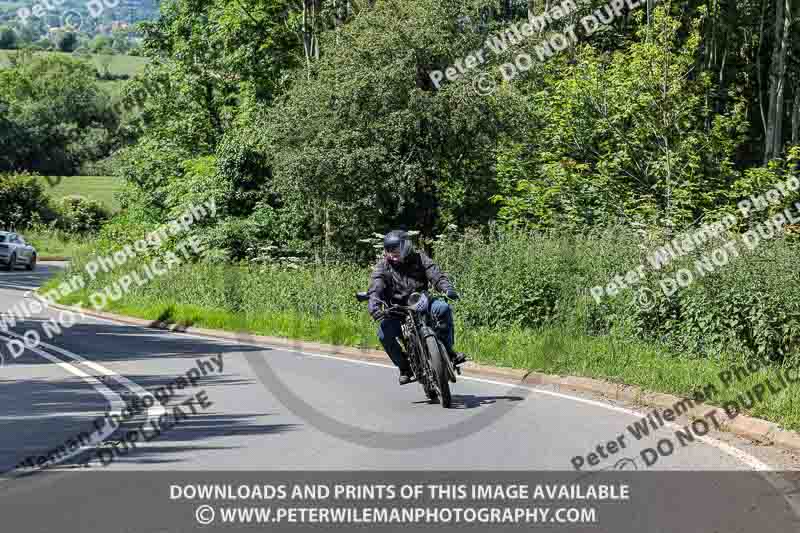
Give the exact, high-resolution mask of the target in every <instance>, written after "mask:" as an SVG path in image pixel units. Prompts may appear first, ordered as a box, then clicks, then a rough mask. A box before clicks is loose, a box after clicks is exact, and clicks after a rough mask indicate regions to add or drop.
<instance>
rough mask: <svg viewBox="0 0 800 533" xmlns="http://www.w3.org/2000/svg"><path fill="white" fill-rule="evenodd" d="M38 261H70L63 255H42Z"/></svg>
mask: <svg viewBox="0 0 800 533" xmlns="http://www.w3.org/2000/svg"><path fill="white" fill-rule="evenodd" d="M37 261H69V257H64V256H61V255H41V256H39V257H38V258H37Z"/></svg>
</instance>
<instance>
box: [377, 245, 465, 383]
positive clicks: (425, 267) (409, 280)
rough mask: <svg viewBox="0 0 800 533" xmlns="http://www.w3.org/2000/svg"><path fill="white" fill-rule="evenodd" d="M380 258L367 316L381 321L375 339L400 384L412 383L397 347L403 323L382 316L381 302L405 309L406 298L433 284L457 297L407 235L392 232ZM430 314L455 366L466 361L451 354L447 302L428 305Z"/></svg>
mask: <svg viewBox="0 0 800 533" xmlns="http://www.w3.org/2000/svg"><path fill="white" fill-rule="evenodd" d="M383 249H384V255H383V258H382V259H381V260H380V261H379V262H378V264H377V265H375V269H374V270H373V271H372V275H371V276H370V284H369V290H368V293H369V314H370V315H371V316H372V318H373V319H374V320H376V321H378V320H379V321H380V327H379V328H378V339H379V340H380V341H381V344H382V345H383V349H384V350H386V353H387V354H388V355H389V357H390V358H391V360H392V362H393V363H394V364H395V366H397V368H398V369H399V370H400V384H401V385H405V384H406V383H408V382H409V381H411V377H412V373H411V367H410V366H409V363H408V356H407V355H406V353H405V352H404V351H403V348H402V347H401V346H400V343H398V337H400V336H401V335H402V332H401V329H400V327H401V325H402V320H400V319H399V318H396V317H392V316H384V313H383V309H382V307H381V303H380V300H383V301H384V302H386V303H388V304H389V305H407V303H408V297H409V296H411V294H412V293H414V292H421V291H424V290H427V289H428V284H429V283H430V284H432V285H433V286H434V287H435V288H436V289H438V290H439V291H441V292H443V293H445V294H446V295H447V297H448V298H449V299H451V300H458V298H459V296H458V293H457V292H456V290H455V288H454V287H453V284H452V283H450V280H449V279H447V276H446V275H445V274H444V273H443V272H442V271H441V270H439V267H438V266H436V264H435V263H434V262H433V260H432V259H431V258H430V257H428V256H427V255H426V254H425V253H424V252H422V251H419V252H418V251H415V250H414V245H413V244H412V242H411V238H410V236H409V234H408V233H407V232H405V231H402V230H392V231H390V232H389V233H387V234H386V235H385V236H384V238H383ZM429 312H430V314H431V316H433V318H434V320H435V321H436V322H437V323H438V324H439V329H438V330H437V331H436V333H437V336H438V337H439V339H440V340H441V341H442V343H443V344H444V345H445V348H447V351H448V353H449V354H450V360H451V361H452V362H453V364H454V365H456V366H457V365H460V364H462V363H464V362H465V361H466V357H465V356H464V354H462V353H460V352H455V351H453V343H454V331H453V314H452V310H451V309H450V306H449V305H448V304H447V302H446V301H444V300H441V299H437V300H434V301H433V302H432V303H431V304H430V309H429Z"/></svg>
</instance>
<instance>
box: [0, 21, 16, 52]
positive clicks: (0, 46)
mask: <svg viewBox="0 0 800 533" xmlns="http://www.w3.org/2000/svg"><path fill="white" fill-rule="evenodd" d="M16 47H17V32H15V31H14V30H13V29H12V28H9V27H8V26H0V50H13V49H14V48H16Z"/></svg>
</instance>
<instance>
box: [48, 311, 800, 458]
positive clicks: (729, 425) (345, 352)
mask: <svg viewBox="0 0 800 533" xmlns="http://www.w3.org/2000/svg"><path fill="white" fill-rule="evenodd" d="M48 306H49V307H52V308H54V309H58V310H62V311H63V310H67V311H74V310H75V309H76V308H75V307H67V306H63V305H61V304H56V303H49V304H48ZM77 309H80V312H81V313H83V314H84V315H86V316H90V317H94V318H100V319H104V320H112V321H115V322H120V323H123V324H130V325H135V326H140V327H145V328H150V329H157V330H164V331H171V332H174V333H189V334H193V335H200V336H204V337H210V338H216V339H223V340H229V341H236V342H239V341H240V340H241V339H240V338H239V336H238V335H239V334H240V333H241V332H239V333H237V332H231V331H223V330H217V329H207V328H197V327H194V326H183V325H180V324H175V323H167V322H161V321H157V320H156V321H154V320H146V319H143V318H136V317H131V316H126V315H118V314H115V313H107V312H101V311H95V310H92V309H84V308H77ZM248 334H249V335H250V340H251V342H253V343H254V344H257V345H262V344H263V345H265V346H267V347H276V348H292V349H294V350H296V349H297V348H298V346H299V347H300V349H301V350H312V351H313V350H317V351H321V352H331V351H335V352H336V354H337V356H338V357H340V358H342V359H354V360H381V361H389V358H388V356H387V355H386V354H385V353H383V352H380V351H378V350H372V349H366V348H365V349H358V348H352V347H345V346H336V345H332V344H324V343H319V342H310V341H308V342H307V341H303V340H297V339H287V338H283V337H270V336H267V335H254V334H252V333H249V332H248ZM463 370H464V374H465V375H466V376H475V377H492V378H499V379H508V380H513V381H515V382H518V383H524V384H527V385H541V386H550V387H553V388H554V391H556V392H562V391H579V392H589V393H593V394H598V395H600V396H603V397H605V398H609V399H613V400H623V401H627V402H631V403H634V404H636V405H639V406H643V407H645V406H646V407H660V408H672V407H673V406H674V405H675V404H677V403H679V402H682V401H684V398H680V397H678V396H673V395H671V394H665V393H657V392H650V391H647V390H645V389H642V388H641V387H638V386H636V385H625V384H618V383H612V382H609V381H603V380H599V379H594V378H587V377H579V376H558V375H554V374H545V373H542V372H534V371H526V370H521V369H516V368H505V367H496V366H491V365H481V364H477V363H473V362H471V361H470V362H468V363H466V365H464V367H463ZM714 409H715V407H713V406H712V407H708V406H700V407H695V408H693V409H690V410H689V415H690V416H693V417H696V418H702V417H703V416H704V415H705V414H706V413H708V412H709V411H712V410H714ZM721 429H722V430H723V431H726V432H728V433H732V434H734V435H737V436H739V437H744V438H747V439H750V440H752V441H756V442H757V443H759V444H762V445H773V446H776V447H779V448H783V449H788V450H791V451H797V452H800V434H798V433H796V432H794V431H790V430H786V429H781V428H780V426H778V424H776V423H775V422H770V421H767V420H763V419H760V418H754V417H749V416H747V415H738V416H737V417H736V418H735V419H734V420H728V421H726V422H725V423H723V424H722V426H721Z"/></svg>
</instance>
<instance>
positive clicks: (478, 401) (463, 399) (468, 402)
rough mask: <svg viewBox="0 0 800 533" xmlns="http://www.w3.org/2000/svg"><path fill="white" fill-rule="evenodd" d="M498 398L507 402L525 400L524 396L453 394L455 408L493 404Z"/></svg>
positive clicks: (471, 407) (473, 407) (452, 405)
mask: <svg viewBox="0 0 800 533" xmlns="http://www.w3.org/2000/svg"><path fill="white" fill-rule="evenodd" d="M498 400H504V401H507V402H521V401H522V400H524V398H523V397H522V396H475V395H472V394H466V395H463V394H453V395H452V404H451V407H452V408H453V409H475V408H476V407H481V406H483V405H492V404H494V403H497V402H498Z"/></svg>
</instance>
